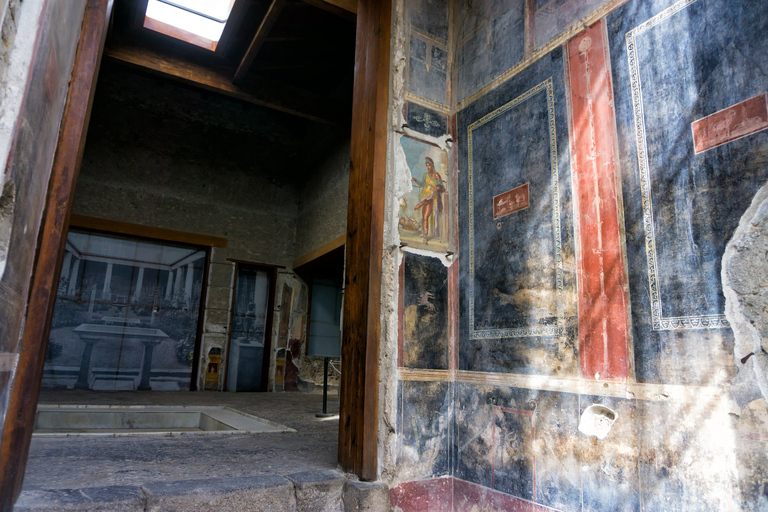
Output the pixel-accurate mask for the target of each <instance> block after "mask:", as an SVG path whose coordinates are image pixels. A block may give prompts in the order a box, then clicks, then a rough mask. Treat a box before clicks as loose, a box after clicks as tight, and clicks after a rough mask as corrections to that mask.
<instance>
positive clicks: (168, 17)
mask: <svg viewBox="0 0 768 512" xmlns="http://www.w3.org/2000/svg"><path fill="white" fill-rule="evenodd" d="M234 3H235V0H148V2H147V11H146V15H145V17H144V27H146V28H148V29H150V30H154V31H156V32H160V33H163V34H165V35H168V36H171V37H175V38H176V39H181V40H182V41H186V42H188V43H190V44H194V45H196V46H200V47H202V48H206V49H208V50H211V51H214V50H216V45H217V44H218V42H219V40H220V39H221V34H222V33H223V32H224V27H225V25H226V24H227V19H228V18H229V14H230V12H231V11H232V6H233V5H234Z"/></svg>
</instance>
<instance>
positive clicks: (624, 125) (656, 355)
mask: <svg viewBox="0 0 768 512" xmlns="http://www.w3.org/2000/svg"><path fill="white" fill-rule="evenodd" d="M758 11H760V12H762V15H761V14H760V12H758ZM608 32H609V37H610V46H611V48H610V50H611V66H612V70H613V81H614V88H615V100H616V115H617V125H618V134H619V149H620V159H621V162H620V163H621V165H620V168H621V169H622V173H623V178H622V187H623V193H624V206H625V220H626V233H627V256H628V261H629V280H630V293H631V301H632V325H633V329H634V333H633V334H634V336H633V338H634V347H635V360H636V364H635V368H636V369H637V378H638V380H639V381H642V382H665V383H680V384H701V383H704V382H706V380H707V379H708V378H709V376H710V375H711V366H710V363H709V360H711V357H710V356H709V354H710V353H711V352H712V351H713V350H724V351H726V352H727V351H728V350H729V349H728V348H727V347H729V346H732V343H733V338H732V334H731V330H730V328H729V325H728V322H727V320H726V318H725V315H724V313H725V299H724V297H723V293H722V287H721V283H720V262H721V259H722V256H723V251H724V249H725V245H726V243H727V242H728V240H729V239H730V238H731V236H732V235H733V232H734V230H735V229H736V227H737V225H738V222H739V219H740V217H741V215H742V214H743V213H744V211H745V210H746V208H747V207H748V206H749V204H750V201H751V199H752V197H753V196H754V194H755V193H756V192H757V190H758V189H759V188H760V186H762V185H763V184H764V183H765V181H766V178H768V166H766V159H767V155H768V132H766V131H761V132H757V133H752V134H750V135H747V136H744V137H742V138H738V139H736V140H733V141H731V142H727V143H724V144H722V145H719V146H717V147H714V148H712V149H708V150H706V151H703V152H701V153H699V154H696V153H695V152H694V141H693V135H692V128H691V125H692V123H693V122H694V121H698V120H701V119H703V118H706V117H707V116H710V115H712V114H714V113H716V112H718V111H721V110H724V109H728V108H729V107H733V106H734V105H737V104H739V103H741V102H744V101H745V100H747V99H749V98H752V97H754V96H756V95H758V94H764V93H765V92H766V90H768V39H767V38H766V37H765V34H766V33H768V4H765V3H764V2H753V1H749V0H736V1H730V0H728V1H726V0H695V1H690V0H684V1H682V2H672V1H670V0H655V1H642V2H641V1H632V2H629V3H627V4H626V5H624V6H623V7H621V8H620V9H618V10H617V11H615V12H614V13H613V14H611V15H610V16H609V17H608ZM730 112H731V114H728V115H724V116H721V117H720V118H713V121H712V126H709V127H708V128H710V129H711V133H714V134H716V135H718V136H719V137H722V138H724V139H723V140H727V139H728V137H727V136H728V134H729V133H731V132H734V133H739V132H740V131H741V132H744V130H741V128H743V127H744V126H746V124H749V123H750V121H751V120H750V119H742V118H741V117H740V114H739V111H738V109H731V110H730ZM715 119H720V120H721V122H718V123H717V124H716V125H715V123H714V120H715ZM745 123H746V124H745ZM740 127H741V128H740ZM719 347H725V348H724V349H721V348H719ZM680 360H686V361H691V364H689V365H686V368H680V367H679V366H678V365H677V364H676V363H675V361H680Z"/></svg>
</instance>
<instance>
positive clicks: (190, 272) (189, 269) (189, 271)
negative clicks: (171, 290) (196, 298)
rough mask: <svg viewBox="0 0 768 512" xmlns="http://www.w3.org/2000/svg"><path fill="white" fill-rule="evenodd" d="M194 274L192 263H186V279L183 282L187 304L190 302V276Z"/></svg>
mask: <svg viewBox="0 0 768 512" xmlns="http://www.w3.org/2000/svg"><path fill="white" fill-rule="evenodd" d="M194 276H195V269H194V267H193V266H192V263H189V264H187V280H186V282H185V283H184V298H185V299H186V300H187V304H190V303H191V302H192V278H193V277H194Z"/></svg>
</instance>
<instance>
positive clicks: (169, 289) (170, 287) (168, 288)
mask: <svg viewBox="0 0 768 512" xmlns="http://www.w3.org/2000/svg"><path fill="white" fill-rule="evenodd" d="M172 292H173V270H168V283H166V285H165V299H166V300H171V297H172V295H171V294H172Z"/></svg>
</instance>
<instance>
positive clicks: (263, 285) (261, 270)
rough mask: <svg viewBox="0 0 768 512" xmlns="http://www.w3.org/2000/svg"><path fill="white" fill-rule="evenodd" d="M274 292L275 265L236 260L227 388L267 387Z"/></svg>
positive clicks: (251, 389) (258, 388)
mask: <svg viewBox="0 0 768 512" xmlns="http://www.w3.org/2000/svg"><path fill="white" fill-rule="evenodd" d="M274 294H275V279H274V268H270V267H263V266H259V265H255V264H248V263H239V262H238V263H235V285H234V289H233V291H232V313H231V317H230V322H229V326H230V328H229V341H228V350H227V365H226V367H225V368H226V379H225V382H226V385H225V389H226V390H227V391H266V390H267V385H268V379H267V376H268V371H269V353H270V350H269V349H270V345H271V344H270V340H271V332H272V321H271V320H272V304H273V302H274ZM265 355H266V356H267V357H265Z"/></svg>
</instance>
